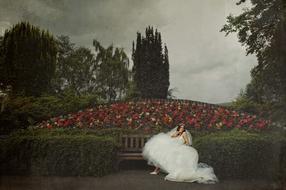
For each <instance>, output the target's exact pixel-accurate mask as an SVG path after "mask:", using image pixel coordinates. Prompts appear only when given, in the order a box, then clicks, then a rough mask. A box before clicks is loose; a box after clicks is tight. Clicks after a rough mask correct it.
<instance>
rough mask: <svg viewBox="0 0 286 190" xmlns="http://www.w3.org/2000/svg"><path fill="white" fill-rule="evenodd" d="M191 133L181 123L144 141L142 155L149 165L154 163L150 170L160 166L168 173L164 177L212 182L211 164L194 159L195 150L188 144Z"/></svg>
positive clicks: (214, 176) (175, 179)
mask: <svg viewBox="0 0 286 190" xmlns="http://www.w3.org/2000/svg"><path fill="white" fill-rule="evenodd" d="M191 145H192V136H191V134H190V132H189V131H187V130H186V129H185V127H184V125H183V124H180V125H179V126H178V127H175V128H173V129H172V130H171V131H169V132H167V133H163V132H161V133H159V134H157V135H154V136H152V137H151V138H150V139H149V140H148V141H147V142H146V143H145V145H144V147H143V151H142V156H143V158H144V159H146V160H147V161H148V164H149V165H152V166H155V167H156V168H155V170H154V171H153V172H151V174H158V173H159V170H160V169H161V170H162V171H163V172H165V173H167V174H168V175H166V176H165V180H169V181H178V182H198V183H206V184H211V183H216V182H218V179H217V177H216V175H215V174H214V171H213V168H212V167H211V166H208V165H207V164H204V163H198V159H199V156H198V152H197V150H196V149H195V148H193V147H192V146H191Z"/></svg>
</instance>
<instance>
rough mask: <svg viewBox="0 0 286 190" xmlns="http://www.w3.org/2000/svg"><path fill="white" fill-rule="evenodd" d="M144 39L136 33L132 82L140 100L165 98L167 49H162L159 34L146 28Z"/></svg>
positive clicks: (167, 80) (166, 91)
mask: <svg viewBox="0 0 286 190" xmlns="http://www.w3.org/2000/svg"><path fill="white" fill-rule="evenodd" d="M145 35H146V37H142V36H141V34H140V33H137V41H136V47H135V44H134V43H133V51H132V59H133V69H132V70H133V75H134V76H133V80H134V82H135V85H136V88H137V91H138V96H139V97H141V98H167V95H168V89H169V85H170V82H169V59H168V49H167V46H166V45H165V47H164V52H163V49H162V40H161V33H160V32H158V31H157V30H156V31H155V33H154V30H153V28H151V27H148V28H146V32H145Z"/></svg>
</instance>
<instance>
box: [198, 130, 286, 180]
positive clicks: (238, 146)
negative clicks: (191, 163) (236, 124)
mask: <svg viewBox="0 0 286 190" xmlns="http://www.w3.org/2000/svg"><path fill="white" fill-rule="evenodd" d="M194 147H195V148H196V149H197V150H198V152H199V156H200V158H199V160H200V161H201V162H205V163H207V164H209V165H211V166H213V168H214V170H215V173H216V174H217V175H218V176H219V178H223V179H226V178H269V179H274V180H280V179H282V178H283V179H286V136H285V134H283V135H282V134H279V133H274V134H259V133H248V132H245V131H242V130H233V131H230V132H228V133H227V132H223V133H217V134H215V133H214V134H210V135H206V136H203V137H200V138H197V139H195V141H194Z"/></svg>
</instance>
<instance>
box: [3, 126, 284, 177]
mask: <svg viewBox="0 0 286 190" xmlns="http://www.w3.org/2000/svg"><path fill="white" fill-rule="evenodd" d="M137 132H138V131H137ZM130 133H136V131H134V130H133V131H131V130H128V129H118V128H113V129H112V128H110V129H102V130H79V129H53V130H48V129H36V130H35V129H28V130H22V131H17V132H16V133H13V134H11V136H10V137H9V138H8V139H6V140H1V141H0V151H1V152H0V164H1V172H4V173H6V174H20V173H23V174H35V175H68V176H69V175H89V176H101V175H105V174H108V173H110V172H112V171H113V168H114V163H115V161H116V159H117V158H116V153H117V151H118V148H120V147H119V145H118V144H117V143H116V142H117V138H118V137H119V135H120V134H130ZM193 146H194V147H195V148H196V149H197V150H198V152H199V156H200V158H199V160H200V162H204V163H207V164H209V165H211V166H212V167H213V168H214V170H215V173H216V175H217V176H218V178H219V179H227V178H233V179H237V178H241V179H245V178H271V179H275V180H281V179H286V135H285V133H284V134H281V133H276V132H273V133H254V132H247V131H243V130H238V129H234V130H232V131H228V132H216V133H211V134H206V135H203V136H199V135H193Z"/></svg>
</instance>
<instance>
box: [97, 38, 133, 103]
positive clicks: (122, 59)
mask: <svg viewBox="0 0 286 190" xmlns="http://www.w3.org/2000/svg"><path fill="white" fill-rule="evenodd" d="M93 46H94V48H95V51H96V59H95V62H96V66H97V69H96V83H97V90H98V91H99V94H100V95H102V96H103V97H104V99H106V100H108V101H113V100H118V99H122V98H123V97H124V96H126V94H127V90H128V86H129V80H130V71H129V59H128V57H127V55H126V53H125V52H124V50H123V49H122V48H114V47H113V45H110V46H108V47H107V48H104V47H103V46H102V45H101V44H100V43H99V42H98V41H97V40H94V41H93Z"/></svg>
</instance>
